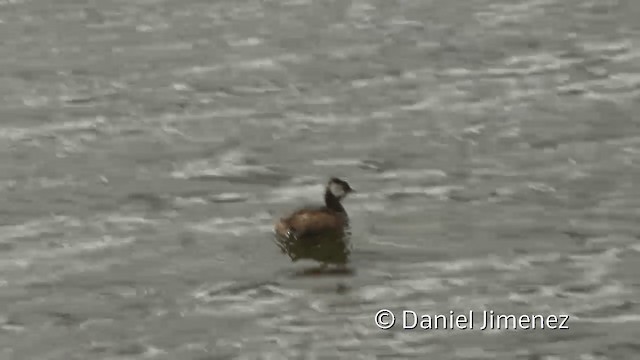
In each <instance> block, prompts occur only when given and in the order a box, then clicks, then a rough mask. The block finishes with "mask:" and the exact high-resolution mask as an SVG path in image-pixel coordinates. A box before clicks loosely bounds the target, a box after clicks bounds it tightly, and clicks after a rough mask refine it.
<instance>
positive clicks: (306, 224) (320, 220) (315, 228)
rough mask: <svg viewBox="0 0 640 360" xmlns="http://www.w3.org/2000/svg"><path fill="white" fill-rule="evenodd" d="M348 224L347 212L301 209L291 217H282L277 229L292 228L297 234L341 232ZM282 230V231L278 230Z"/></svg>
mask: <svg viewBox="0 0 640 360" xmlns="http://www.w3.org/2000/svg"><path fill="white" fill-rule="evenodd" d="M347 224H348V218H347V216H346V214H345V213H340V212H336V211H332V210H329V209H326V208H324V209H300V210H298V211H296V212H294V213H293V214H291V215H290V216H289V217H287V218H284V219H280V222H279V223H278V224H277V225H276V231H278V230H282V229H285V228H287V229H290V230H291V231H293V232H294V233H295V234H296V236H299V237H300V236H309V235H319V234H322V233H336V232H337V233H341V232H343V231H344V228H345V226H346V225H347ZM278 232H280V231H278Z"/></svg>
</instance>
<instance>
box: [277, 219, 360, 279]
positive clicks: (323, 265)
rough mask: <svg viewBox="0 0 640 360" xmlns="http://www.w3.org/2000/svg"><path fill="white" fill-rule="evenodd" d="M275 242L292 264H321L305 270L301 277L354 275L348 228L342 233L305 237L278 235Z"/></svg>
mask: <svg viewBox="0 0 640 360" xmlns="http://www.w3.org/2000/svg"><path fill="white" fill-rule="evenodd" d="M274 240H275V243H276V245H277V246H278V247H279V248H280V250H281V251H282V253H284V254H286V255H288V256H289V258H290V259H291V261H292V262H297V261H299V260H313V261H316V262H318V263H319V266H315V267H312V268H307V269H304V270H303V271H302V273H300V275H316V274H344V275H347V274H351V273H352V270H351V269H350V268H349V267H348V264H349V256H350V255H351V241H350V240H351V232H350V231H349V228H348V227H347V228H345V229H342V230H341V231H335V232H332V233H325V234H322V235H316V236H305V237H296V236H295V235H292V234H289V236H283V235H281V234H278V233H276V234H274Z"/></svg>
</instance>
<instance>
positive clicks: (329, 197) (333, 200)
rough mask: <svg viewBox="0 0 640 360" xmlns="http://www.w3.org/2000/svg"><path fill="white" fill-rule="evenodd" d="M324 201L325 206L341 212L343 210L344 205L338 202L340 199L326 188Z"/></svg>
mask: <svg viewBox="0 0 640 360" xmlns="http://www.w3.org/2000/svg"><path fill="white" fill-rule="evenodd" d="M324 203H325V205H326V206H327V208H329V209H331V210H333V211H337V212H342V213H343V212H345V210H344V207H343V206H342V204H341V203H340V199H338V198H337V197H336V196H335V195H333V194H332V193H331V191H329V190H328V189H327V191H325V192H324Z"/></svg>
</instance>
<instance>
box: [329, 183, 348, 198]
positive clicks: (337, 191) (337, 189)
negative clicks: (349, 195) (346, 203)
mask: <svg viewBox="0 0 640 360" xmlns="http://www.w3.org/2000/svg"><path fill="white" fill-rule="evenodd" d="M329 191H331V193H332V194H333V195H335V196H336V197H343V196H344V195H345V191H344V189H343V188H342V186H340V185H338V184H331V185H329Z"/></svg>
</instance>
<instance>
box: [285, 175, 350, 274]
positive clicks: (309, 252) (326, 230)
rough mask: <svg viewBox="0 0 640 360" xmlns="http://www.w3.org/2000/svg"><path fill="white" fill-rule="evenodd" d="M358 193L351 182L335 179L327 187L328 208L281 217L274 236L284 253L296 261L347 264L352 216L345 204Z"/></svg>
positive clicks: (326, 206)
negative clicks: (348, 198) (343, 204)
mask: <svg viewBox="0 0 640 360" xmlns="http://www.w3.org/2000/svg"><path fill="white" fill-rule="evenodd" d="M354 192H355V190H354V189H353V188H352V187H351V186H350V185H349V183H347V182H346V181H344V180H342V179H339V178H337V177H332V178H330V179H329V181H328V182H327V184H326V187H325V192H324V203H325V204H324V206H315V207H309V206H307V207H302V208H300V209H298V210H296V211H294V212H293V213H291V214H290V215H288V216H286V217H283V218H280V219H279V220H278V221H277V222H276V224H275V227H274V234H275V237H276V240H277V241H276V242H277V244H278V246H279V247H280V249H281V250H282V252H284V253H287V254H288V255H289V257H290V258H291V259H292V260H293V261H296V260H298V259H300V258H308V259H313V260H317V261H319V262H321V263H323V264H327V263H345V262H346V261H347V258H348V255H349V252H350V251H349V248H348V243H347V241H346V238H347V235H349V233H348V229H349V216H348V215H347V211H346V210H345V208H344V206H342V203H341V201H342V200H344V199H345V198H346V197H347V195H349V194H351V193H354Z"/></svg>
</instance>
